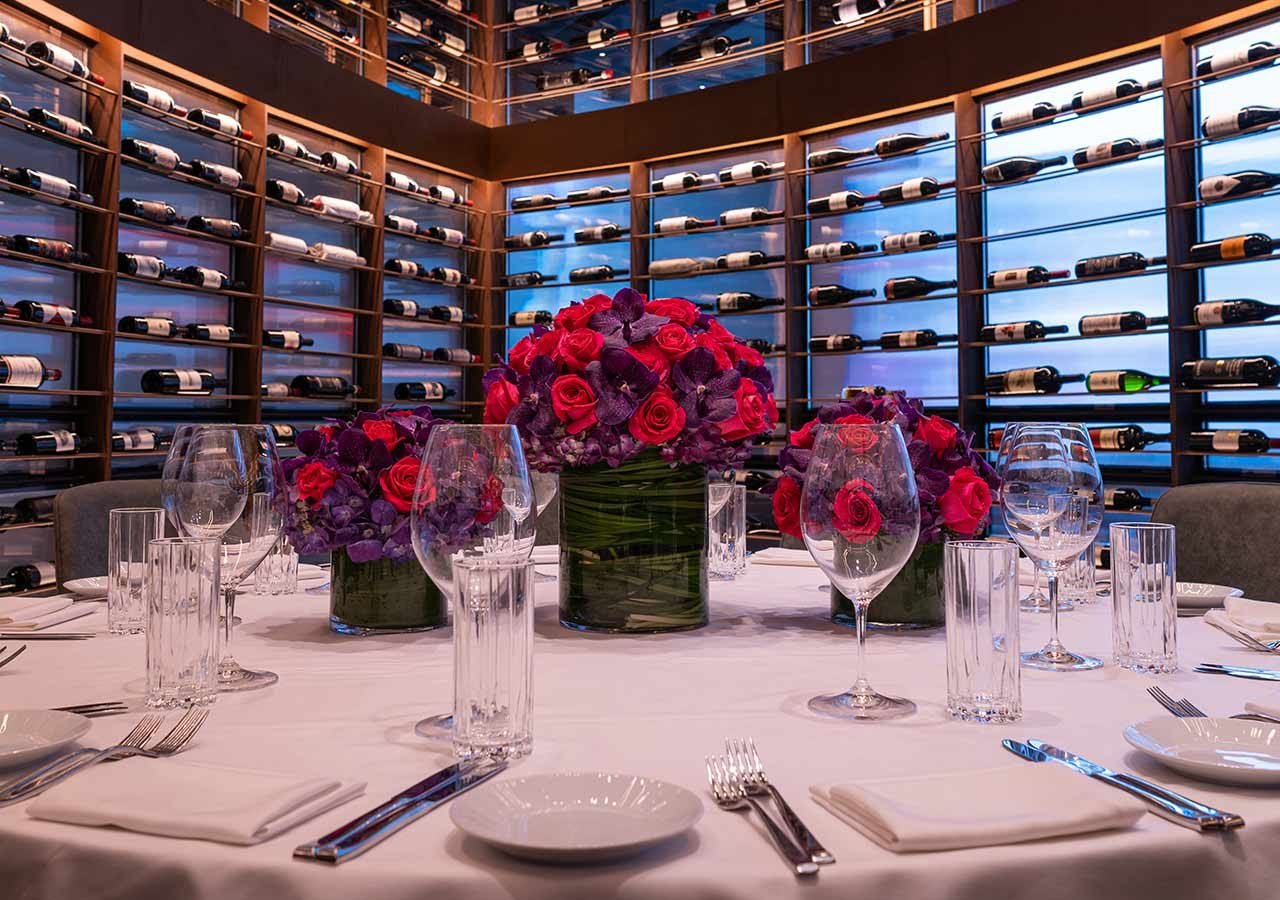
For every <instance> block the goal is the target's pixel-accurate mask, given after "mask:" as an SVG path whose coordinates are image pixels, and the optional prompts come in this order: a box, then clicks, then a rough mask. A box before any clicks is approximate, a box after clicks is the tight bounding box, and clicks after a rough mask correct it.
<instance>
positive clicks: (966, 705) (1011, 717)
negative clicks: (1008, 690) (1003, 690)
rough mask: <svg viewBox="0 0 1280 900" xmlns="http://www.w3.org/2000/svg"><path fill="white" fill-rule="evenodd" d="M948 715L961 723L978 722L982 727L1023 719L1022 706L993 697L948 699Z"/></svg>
mask: <svg viewBox="0 0 1280 900" xmlns="http://www.w3.org/2000/svg"><path fill="white" fill-rule="evenodd" d="M947 714H948V715H950V716H951V718H953V719H959V720H960V721H961V722H977V723H978V724H980V725H993V724H1001V723H1006V722H1017V721H1018V720H1019V719H1021V718H1022V704H1021V703H1018V702H1015V701H1010V700H997V699H996V698H993V697H982V696H978V697H963V698H951V697H948V698H947Z"/></svg>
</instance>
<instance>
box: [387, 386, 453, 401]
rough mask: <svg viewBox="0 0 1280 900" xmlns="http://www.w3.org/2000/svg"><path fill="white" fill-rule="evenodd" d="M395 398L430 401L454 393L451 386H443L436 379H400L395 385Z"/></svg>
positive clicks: (444, 397)
mask: <svg viewBox="0 0 1280 900" xmlns="http://www.w3.org/2000/svg"><path fill="white" fill-rule="evenodd" d="M394 393H395V398H396V399H397V400H417V401H419V402H422V401H425V402H428V403H429V402H432V401H439V400H445V399H448V398H449V397H452V396H453V395H454V393H455V391H454V390H453V388H450V387H445V386H444V385H443V384H441V383H440V382H438V381H402V382H400V383H399V384H397V385H396V386H395V392H394Z"/></svg>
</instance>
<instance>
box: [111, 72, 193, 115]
mask: <svg viewBox="0 0 1280 900" xmlns="http://www.w3.org/2000/svg"><path fill="white" fill-rule="evenodd" d="M122 88H123V90H122V93H123V94H124V95H125V96H126V97H128V98H129V99H130V100H136V101H137V102H138V103H141V104H143V105H144V106H150V107H151V108H152V109H158V110H160V112H166V113H173V114H174V115H178V116H185V115H186V114H187V108H186V107H185V106H180V105H178V103H177V102H176V101H175V100H174V99H173V95H172V94H170V93H169V92H168V91H166V90H164V89H163V88H158V87H153V86H152V85H149V84H142V83H141V82H138V81H130V80H129V79H128V78H126V79H125V80H124V83H123V85H122Z"/></svg>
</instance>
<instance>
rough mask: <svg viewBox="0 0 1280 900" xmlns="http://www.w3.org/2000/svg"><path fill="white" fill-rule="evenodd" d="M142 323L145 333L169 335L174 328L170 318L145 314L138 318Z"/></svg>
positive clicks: (161, 335)
mask: <svg viewBox="0 0 1280 900" xmlns="http://www.w3.org/2000/svg"><path fill="white" fill-rule="evenodd" d="M136 321H137V322H139V323H141V325H142V333H143V334H151V335H159V336H160V337H168V336H169V333H170V331H171V330H172V328H173V323H172V322H170V321H169V320H168V319H161V318H155V317H151V316H144V317H142V318H140V319H137V320H136Z"/></svg>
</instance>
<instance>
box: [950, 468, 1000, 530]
mask: <svg viewBox="0 0 1280 900" xmlns="http://www.w3.org/2000/svg"><path fill="white" fill-rule="evenodd" d="M938 509H939V511H940V512H941V513H942V522H943V524H944V525H946V526H947V527H948V528H950V529H951V530H952V531H953V532H955V533H956V534H957V535H959V536H960V537H971V536H973V535H974V534H976V533H977V531H978V528H979V527H980V526H981V525H982V522H983V521H984V520H985V519H986V517H987V513H989V512H990V511H991V487H990V486H989V485H988V484H987V482H986V481H985V480H984V479H983V478H982V476H980V475H979V474H978V473H977V472H975V471H974V470H973V466H964V467H962V468H959V469H956V470H955V471H954V472H952V473H951V484H950V485H948V487H947V492H946V493H945V494H943V495H942V496H941V497H939V498H938Z"/></svg>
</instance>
